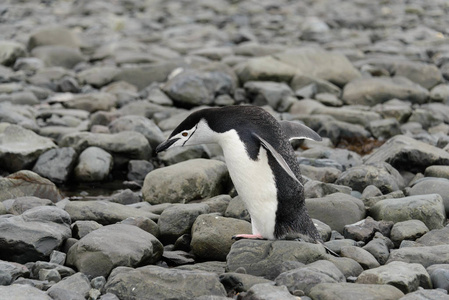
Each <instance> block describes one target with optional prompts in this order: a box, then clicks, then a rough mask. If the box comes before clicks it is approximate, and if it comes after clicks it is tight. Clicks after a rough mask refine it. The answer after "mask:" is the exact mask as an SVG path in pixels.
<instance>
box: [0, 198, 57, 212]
mask: <svg viewBox="0 0 449 300" xmlns="http://www.w3.org/2000/svg"><path fill="white" fill-rule="evenodd" d="M53 205H54V203H53V202H52V201H51V200H48V199H41V198H37V197H34V196H25V197H17V198H15V199H14V202H13V204H12V206H11V208H10V209H9V211H8V212H9V213H12V214H13V215H21V214H23V213H24V212H25V211H27V210H29V209H32V208H34V207H37V206H53Z"/></svg>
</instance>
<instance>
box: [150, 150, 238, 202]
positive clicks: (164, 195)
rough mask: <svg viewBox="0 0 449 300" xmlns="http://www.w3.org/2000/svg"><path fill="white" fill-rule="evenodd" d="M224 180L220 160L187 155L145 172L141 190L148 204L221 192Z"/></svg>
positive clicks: (225, 177)
mask: <svg viewBox="0 0 449 300" xmlns="http://www.w3.org/2000/svg"><path fill="white" fill-rule="evenodd" d="M228 181H229V174H228V170H227V168H226V164H225V163H224V162H221V161H218V160H209V159H191V160H188V161H184V162H180V163H178V164H175V165H171V166H168V167H165V168H160V169H156V170H154V171H151V172H150V173H148V175H147V176H146V177H145V181H144V183H143V187H142V194H143V198H144V200H145V201H148V202H149V203H151V204H160V203H187V202H190V201H192V200H198V199H204V198H207V197H212V196H216V195H219V194H222V193H223V192H224V191H225V187H226V185H227V183H228Z"/></svg>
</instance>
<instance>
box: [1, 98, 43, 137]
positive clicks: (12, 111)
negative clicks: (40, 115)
mask: <svg viewBox="0 0 449 300" xmlns="http://www.w3.org/2000/svg"><path fill="white" fill-rule="evenodd" d="M35 116H36V111H35V110H34V109H32V108H31V107H26V108H24V106H23V105H14V104H12V103H11V102H0V121H1V122H6V123H10V124H17V125H20V126H22V127H23V128H26V129H31V130H37V129H38V126H37V124H36V117H35ZM2 131H3V130H2Z"/></svg>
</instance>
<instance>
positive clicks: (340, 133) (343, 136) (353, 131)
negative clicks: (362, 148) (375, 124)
mask: <svg viewBox="0 0 449 300" xmlns="http://www.w3.org/2000/svg"><path fill="white" fill-rule="evenodd" d="M317 133H318V134H319V135H320V136H323V137H327V138H329V139H330V140H331V141H332V143H334V144H335V145H336V144H338V143H340V142H341V141H342V140H348V141H349V142H350V143H352V142H353V141H357V140H366V139H368V138H369V137H371V133H370V132H369V131H368V130H366V129H365V128H364V127H363V126H361V125H358V124H351V123H347V122H343V121H338V120H334V119H329V120H328V121H327V122H324V123H322V124H321V127H320V128H319V129H318V130H317Z"/></svg>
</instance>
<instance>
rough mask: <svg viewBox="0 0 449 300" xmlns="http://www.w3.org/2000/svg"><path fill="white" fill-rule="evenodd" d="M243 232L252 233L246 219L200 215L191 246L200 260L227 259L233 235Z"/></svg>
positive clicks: (196, 221)
mask: <svg viewBox="0 0 449 300" xmlns="http://www.w3.org/2000/svg"><path fill="white" fill-rule="evenodd" d="M164 212H165V211H164ZM161 218H162V215H161ZM243 233H251V224H250V223H248V222H246V221H243V220H236V219H233V218H225V217H222V216H218V215H216V214H205V215H200V216H199V217H197V218H196V220H195V223H194V224H193V226H192V241H191V244H190V246H191V248H192V251H193V254H194V255H195V257H197V258H198V259H200V260H218V261H221V260H226V256H227V255H228V253H229V251H230V250H231V246H232V245H233V244H234V240H233V239H232V236H234V235H236V234H243Z"/></svg>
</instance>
